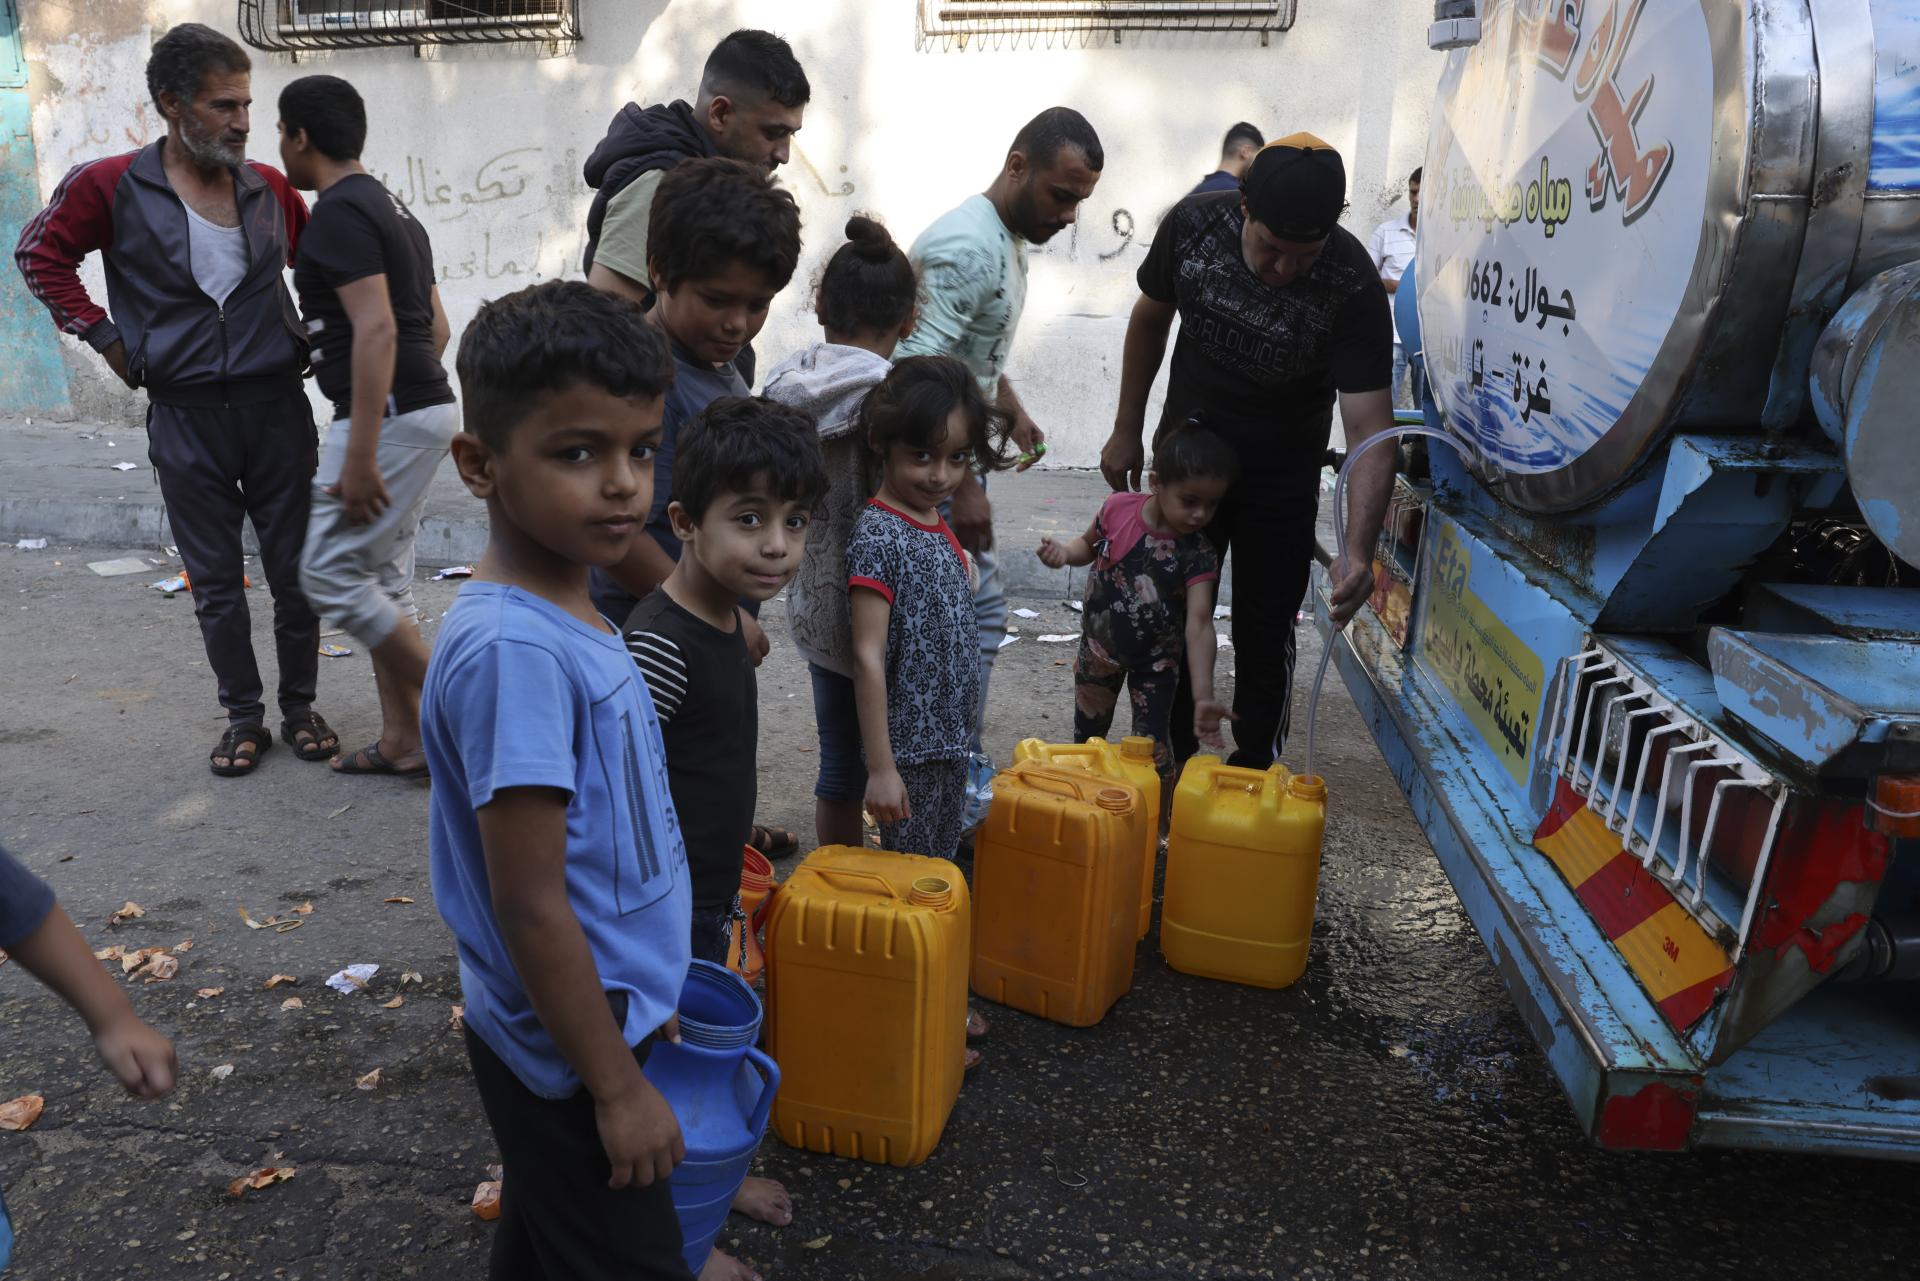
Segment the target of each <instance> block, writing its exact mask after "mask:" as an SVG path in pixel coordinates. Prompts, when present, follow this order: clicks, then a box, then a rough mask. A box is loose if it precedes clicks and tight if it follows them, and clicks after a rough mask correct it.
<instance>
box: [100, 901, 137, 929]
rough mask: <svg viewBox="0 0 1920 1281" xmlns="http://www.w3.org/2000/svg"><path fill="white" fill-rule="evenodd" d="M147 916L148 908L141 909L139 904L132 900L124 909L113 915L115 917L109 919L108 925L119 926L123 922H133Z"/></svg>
mask: <svg viewBox="0 0 1920 1281" xmlns="http://www.w3.org/2000/svg"><path fill="white" fill-rule="evenodd" d="M146 914H147V909H146V908H144V907H141V906H140V905H139V904H138V903H136V902H134V901H133V900H132V899H128V900H127V902H126V905H125V906H124V907H122V908H121V909H120V910H119V911H117V912H115V913H113V915H111V916H109V917H108V918H107V924H108V925H118V924H120V922H122V921H131V920H133V919H135V918H136V917H141V916H145V915H146Z"/></svg>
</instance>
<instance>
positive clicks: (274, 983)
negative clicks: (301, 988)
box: [262, 974, 300, 991]
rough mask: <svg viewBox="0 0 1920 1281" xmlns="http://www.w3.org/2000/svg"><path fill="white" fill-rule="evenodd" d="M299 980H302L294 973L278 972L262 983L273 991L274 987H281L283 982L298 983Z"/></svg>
mask: <svg viewBox="0 0 1920 1281" xmlns="http://www.w3.org/2000/svg"><path fill="white" fill-rule="evenodd" d="M299 981H300V980H299V979H298V978H296V977H295V976H294V975H291V974H276V975H274V976H273V977H272V978H270V979H268V980H267V981H266V982H265V983H264V984H262V986H263V987H265V988H267V989H268V990H269V991H271V990H272V989H274V988H276V987H279V986H280V985H281V984H282V983H298V982H299Z"/></svg>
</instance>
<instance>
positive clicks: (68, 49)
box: [0, 0, 1441, 466]
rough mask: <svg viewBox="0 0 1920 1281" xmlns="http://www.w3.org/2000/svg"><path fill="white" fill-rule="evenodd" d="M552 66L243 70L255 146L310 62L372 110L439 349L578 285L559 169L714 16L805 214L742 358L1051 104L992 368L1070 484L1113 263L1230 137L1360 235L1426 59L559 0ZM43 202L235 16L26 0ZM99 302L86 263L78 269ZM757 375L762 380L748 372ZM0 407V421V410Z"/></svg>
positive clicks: (908, 14) (499, 59)
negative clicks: (795, 134) (413, 216)
mask: <svg viewBox="0 0 1920 1281" xmlns="http://www.w3.org/2000/svg"><path fill="white" fill-rule="evenodd" d="M581 9H582V19H583V24H584V29H585V31H586V39H585V40H583V41H582V42H581V43H580V44H579V45H578V46H577V47H576V48H575V49H573V50H572V51H571V52H569V53H566V54H564V55H561V56H551V55H550V54H548V53H546V52H545V51H543V50H542V49H541V48H539V47H537V46H507V47H503V48H458V47H441V48H433V49H428V50H426V51H425V53H424V56H419V57H416V56H415V55H414V54H413V53H412V52H411V51H409V50H405V49H400V50H364V51H342V52H338V53H327V54H302V55H301V56H300V58H299V61H298V63H297V64H296V63H295V62H293V61H291V60H290V59H288V58H286V57H284V56H270V55H266V54H256V55H255V71H254V78H253V88H254V96H255V99H256V102H257V106H256V115H255V120H254V146H253V154H254V155H255V156H257V157H260V158H262V159H266V160H269V161H272V160H273V159H274V157H275V146H274V128H273V122H274V119H275V114H274V110H273V103H274V99H275V97H276V95H277V94H278V92H279V89H280V87H281V86H282V85H283V84H285V83H286V82H287V81H288V80H290V79H292V78H294V77H296V76H299V75H304V74H307V73H309V72H312V71H317V70H325V71H328V72H331V73H333V74H337V75H342V76H345V77H347V78H349V79H351V80H352V81H354V83H355V84H356V85H357V86H358V87H359V88H360V90H361V92H362V93H363V94H364V95H365V96H366V99H367V102H368V104H369V106H370V108H371V111H370V114H371V116H372V121H371V123H372V133H371V136H370V138H369V140H368V150H367V155H366V160H367V164H368V167H369V168H370V169H372V170H374V171H375V172H376V173H378V174H380V175H382V176H383V177H384V178H385V179H386V181H387V182H388V184H389V185H390V186H391V187H393V188H394V190H395V191H397V192H398V193H399V194H400V195H401V196H402V198H404V199H406V200H407V201H408V202H409V203H410V204H411V205H412V207H413V208H414V209H415V211H416V212H418V213H420V214H422V215H424V218H425V220H426V223H427V226H428V228H429V230H430V231H431V233H432V235H433V240H434V248H435V256H436V258H437V260H438V264H439V273H440V279H441V282H442V286H441V289H442V294H443V296H444V297H445V299H446V302H447V306H448V310H449V311H450V312H451V314H452V318H453V324H454V331H455V333H456V335H457V334H458V332H459V330H460V327H461V326H462V325H463V324H464V323H465V322H466V319H467V318H468V317H469V316H470V315H471V314H472V312H473V310H474V308H475V307H476V306H477V305H478V304H479V302H480V301H481V300H483V299H485V298H487V297H490V296H493V295H497V294H500V293H503V292H507V291H509V290H511V289H514V288H516V287H519V286H521V285H524V284H528V283H531V282H533V281H535V280H539V279H544V278H548V277H552V276H563V275H575V274H577V273H578V265H579V258H580V249H581V244H582V240H583V230H582V228H583V225H584V218H585V213H586V208H587V204H588V199H589V195H590V193H589V192H588V191H587V190H586V188H585V187H584V185H583V184H582V182H581V179H580V166H581V162H582V160H583V159H584V158H585V156H586V154H587V153H588V151H589V150H590V149H591V148H592V146H593V144H594V143H595V142H596V141H597V140H598V139H599V138H600V136H601V134H602V132H603V131H604V129H605V126H606V123H607V121H608V120H609V119H610V118H611V116H612V115H613V113H614V112H615V111H616V110H617V109H618V108H619V107H620V105H621V104H622V103H624V102H626V101H628V100H630V99H632V100H638V101H641V102H652V101H658V100H661V99H664V98H670V97H676V96H688V95H690V94H691V91H692V89H693V87H694V84H695V81H696V79H697V77H698V74H699V68H700V65H701V63H702V61H703V60H704V58H705V55H706V53H707V51H708V49H709V48H710V47H711V46H712V44H713V42H714V41H715V40H716V39H718V38H719V37H720V36H721V35H723V34H725V33H726V32H727V31H729V30H731V29H732V28H734V27H736V26H762V27H767V28H770V29H772V30H776V31H779V32H781V33H782V34H784V35H786V36H787V37H788V38H789V39H790V40H791V41H792V42H793V45H794V47H795V49H796V51H797V52H798V54H799V55H800V58H801V60H802V61H803V63H804V64H805V66H806V68H807V73H808V76H809V78H810V79H811V80H812V82H813V86H814V99H813V105H812V107H811V108H810V109H809V111H808V113H807V119H806V127H805V129H804V130H803V132H802V133H801V134H800V135H799V138H798V145H797V146H796V147H795V149H794V156H793V162H792V164H791V165H790V166H788V167H787V168H786V169H783V170H782V171H781V173H782V176H783V178H784V179H785V181H786V182H787V184H788V185H789V186H790V187H791V189H792V190H793V192H794V194H795V196H796V197H797V198H798V200H799V202H800V207H801V210H802V216H803V218H804V219H805V228H804V233H803V234H804V239H805V253H804V257H803V260H802V264H801V271H800V274H799V275H798V276H797V277H796V280H795V283H794V285H793V286H792V287H790V288H789V289H788V290H787V291H786V293H784V294H783V295H782V296H781V297H780V298H779V299H778V300H777V301H776V303H775V305H774V310H773V314H772V316H771V318H770V319H769V321H768V324H767V327H766V330H765V331H764V333H763V335H762V337H761V338H760V340H759V341H758V343H757V346H758V348H759V350H760V352H761V353H762V360H763V362H764V364H765V365H770V364H772V363H773V361H775V360H778V359H779V358H781V357H782V356H784V355H785V354H787V353H788V352H790V351H792V350H793V349H795V348H796V347H798V346H800V345H802V344H804V343H807V342H810V341H812V340H813V339H815V338H816V337H817V336H818V328H817V326H816V325H815V323H814V321H813V317H812V307H811V289H810V282H811V280H812V278H813V276H814V274H815V273H816V272H817V271H818V269H819V267H820V265H821V264H822V263H823V262H824V258H825V255H826V254H828V253H830V252H831V251H832V250H833V248H834V247H835V246H837V245H838V244H839V243H840V240H841V226H842V225H843V222H844V220H845V217H846V215H847V214H849V213H851V212H853V211H856V210H858V211H862V212H873V213H876V214H878V215H879V216H880V217H882V218H883V219H884V220H885V221H886V222H887V224H888V225H889V226H890V227H891V228H892V229H893V230H894V233H895V235H896V236H897V237H899V238H900V239H901V240H902V242H903V243H904V242H906V241H908V240H911V238H912V237H913V236H914V235H915V234H916V233H917V232H918V231H919V230H920V229H921V228H922V227H924V226H925V225H926V224H927V222H928V221H930V220H931V219H932V218H934V217H935V216H937V215H938V214H940V213H941V212H943V211H944V210H945V209H947V208H949V207H951V206H952V205H953V204H955V203H957V202H958V201H959V200H960V199H962V198H963V197H964V196H966V195H967V194H968V193H970V192H974V191H978V190H980V189H981V188H983V187H984V186H985V185H986V184H987V183H988V181H990V180H991V178H992V176H993V174H994V173H995V172H996V170H997V169H998V167H999V164H1000V161H1001V158H1002V156H1003V155H1004V154H1005V149H1006V146H1007V143H1008V142H1009V141H1010V140H1011V139H1012V137H1013V134H1014V132H1015V131H1016V130H1017V129H1018V127H1019V126H1020V125H1021V124H1022V123H1023V122H1024V121H1025V120H1026V119H1027V118H1028V117H1030V116H1031V115H1032V114H1033V113H1034V112H1035V111H1037V110H1039V109H1040V108H1042V107H1045V106H1049V105H1052V104H1055V103H1065V104H1068V105H1072V106H1075V107H1077V108H1079V109H1080V110H1081V111H1083V112H1085V113H1086V115H1087V116H1088V118H1089V119H1091V120H1092V121H1093V123H1094V125H1095V127H1096V128H1098V129H1099V131H1100V134H1101V138H1102V141H1103V143H1104V144H1105V147H1106V151H1107V164H1106V170H1105V173H1104V175H1103V177H1102V179H1101V182H1100V186H1099V189H1098V190H1097V191H1096V192H1095V193H1094V196H1093V198H1092V199H1091V200H1090V201H1088V202H1087V204H1086V206H1085V207H1084V208H1083V210H1082V214H1081V223H1080V226H1079V227H1077V228H1076V229H1075V230H1074V231H1073V232H1072V233H1062V234H1061V235H1060V236H1059V237H1057V238H1056V240H1055V241H1054V242H1053V243H1051V244H1049V245H1047V246H1045V247H1044V248H1042V249H1038V250H1036V251H1035V252H1034V256H1033V262H1032V268H1031V285H1030V289H1029V293H1028V301H1027V312H1026V318H1025V320H1024V322H1023V324H1022V326H1021V330H1020V334H1019V338H1018V341H1017V342H1016V344H1015V347H1014V352H1013V358H1012V366H1011V370H1010V372H1011V374H1012V376H1013V378H1014V379H1015V380H1016V382H1017V384H1018V386H1019V387H1020V390H1021V394H1022V396H1023V398H1024V399H1025V401H1026V403H1027V405H1028V407H1029V408H1030V409H1031V411H1032V412H1033V414H1034V416H1035V418H1036V419H1038V420H1039V422H1040V423H1041V425H1042V426H1043V427H1045V428H1046V429H1047V431H1048V432H1049V434H1050V436H1051V437H1052V440H1053V442H1054V447H1053V450H1052V452H1051V453H1050V454H1049V456H1048V462H1049V463H1050V464H1052V465H1057V466H1091V465H1093V464H1094V462H1095V461H1096V459H1097V455H1098V452H1099V448H1100V445H1101V443H1102V442H1103V441H1104V440H1105V438H1106V434H1107V431H1108V429H1109V428H1110V426H1111V423H1112V416H1113V408H1114V403H1115V396H1116V391H1117V382H1118V377H1119V365H1120V346H1121V336H1122V334H1123V332H1124V329H1125V324H1126V315H1127V311H1128V309H1129V308H1130V307H1131V306H1132V303H1133V300H1134V298H1135V296H1136V289H1135V286H1134V283H1133V273H1134V270H1135V268H1136V267H1137V266H1138V265H1139V262H1140V260H1141V258H1142V257H1143V256H1144V254H1145V253H1146V247H1147V244H1148V242H1149V241H1150V239H1151V237H1152V233H1153V228H1154V226H1155V224H1156V223H1157V221H1158V219H1159V216H1160V214H1161V213H1162V212H1163V211H1164V210H1165V209H1166V208H1167V207H1168V206H1169V205H1170V204H1171V203H1172V202H1173V201H1174V200H1176V199H1177V198H1179V196H1181V195H1182V194H1184V192H1185V191H1186V190H1187V189H1188V188H1189V187H1190V186H1191V185H1192V184H1193V183H1194V182H1195V181H1197V180H1198V179H1199V178H1200V176H1201V175H1202V174H1204V173H1206V172H1207V171H1209V170H1210V169H1211V168H1212V167H1213V161H1214V159H1215V156H1216V155H1217V148H1218V146H1219V139H1220V136H1221V134H1222V133H1223V132H1224V130H1225V128H1226V126H1227V125H1229V124H1231V123H1232V122H1233V121H1235V120H1238V119H1247V120H1252V121H1254V122H1255V123H1257V124H1259V125H1260V126H1261V127H1262V128H1263V129H1264V130H1266V132H1267V134H1268V136H1269V137H1275V136H1279V135H1281V134H1285V133H1289V132H1292V131H1294V130H1299V129H1306V130H1311V131H1313V132H1315V133H1317V134H1319V135H1320V136H1322V137H1324V138H1326V139H1327V140H1328V141H1329V142H1331V143H1333V144H1334V145H1335V146H1337V147H1338V148H1339V149H1340V150H1341V152H1342V154H1343V155H1344V156H1345V157H1346V161H1347V166H1348V173H1349V175H1350V184H1351V192H1350V199H1351V202H1352V209H1351V212H1350V213H1349V216H1348V219H1347V223H1348V226H1349V227H1350V229H1352V230H1353V231H1354V232H1355V233H1356V234H1359V235H1361V236H1363V237H1364V236H1365V235H1367V234H1368V233H1369V232H1370V231H1371V229H1372V227H1373V226H1374V225H1375V224H1376V223H1377V222H1379V221H1380V220H1381V219H1382V218H1384V217H1386V216H1389V215H1390V213H1391V212H1393V211H1394V210H1395V209H1397V208H1399V207H1401V206H1402V204H1403V200H1404V195H1403V191H1402V183H1403V181H1404V178H1405V175H1406V174H1407V173H1408V172H1409V171H1410V170H1412V169H1413V168H1414V166H1416V165H1417V164H1419V163H1420V161H1421V158H1422V155H1423V153H1424V150H1425V145H1426V135H1427V121H1428V115H1429V111H1430V106H1431V102H1432V97H1433V88H1434V84H1435V82H1436V81H1437V79H1438V76H1439V73H1440V69H1441V60H1440V57H1439V56H1438V55H1436V54H1432V53H1429V52H1428V51H1427V49H1426V48H1425V44H1424V31H1425V25H1426V21H1427V19H1428V17H1429V16H1430V12H1431V6H1430V5H1428V4H1426V3H1425V2H1424V0H1302V3H1301V5H1300V16H1299V21H1298V23H1297V25H1296V26H1295V28H1294V30H1293V31H1292V32H1290V33H1287V34H1285V35H1277V36H1274V37H1272V39H1271V43H1270V45H1269V46H1267V47H1262V46H1261V44H1260V42H1259V39H1258V38H1257V37H1254V36H1247V35H1230V34H1219V35H1208V34H1176V33H1150V34H1145V33H1143V34H1139V35H1133V34H1129V35H1128V36H1127V37H1126V40H1125V42H1124V43H1123V44H1120V45H1115V44H1113V43H1112V42H1111V40H1110V39H1106V40H1105V41H1104V42H1103V41H1094V42H1091V43H1090V44H1086V45H1084V46H1082V45H1078V44H1075V45H1071V46H1068V47H1058V46H1056V47H1054V48H1047V47H1044V45H1040V46H1032V45H1029V44H1026V43H1012V42H1007V43H1004V44H1003V45H1002V46H1001V47H999V48H992V47H988V48H979V47H974V48H969V49H966V50H946V49H941V48H939V47H937V46H932V47H929V48H927V49H925V50H917V49H916V48H915V20H914V5H913V4H910V3H908V2H907V0H805V3H794V2H793V0H581ZM22 10H23V11H22V15H21V17H22V27H23V34H24V37H25V41H26V49H27V55H28V58H29V61H30V66H31V71H32V79H31V83H30V86H29V87H30V91H31V93H32V96H33V138H34V143H35V146H36V154H37V160H38V167H39V179H40V185H41V195H42V197H44V196H45V194H46V193H48V192H50V191H51V190H52V188H53V185H54V184H55V183H56V182H58V181H59V179H60V176H61V175H62V174H63V173H65V172H66V170H67V168H68V167H69V166H71V165H73V164H75V163H77V162H79V161H82V160H85V159H88V158H91V157H94V156H97V155H102V154H109V153H111V152H114V151H117V150H121V149H125V148H127V147H131V146H134V145H138V144H140V143H143V142H146V141H149V140H151V139H152V138H154V137H156V136H158V135H159V134H160V133H162V132H164V129H163V128H162V125H161V123H160V121H159V118H158V116H157V113H156V112H155V111H154V109H153V107H152V105H151V104H150V103H149V102H148V100H147V95H146V88H145V81H144V77H143V72H142V68H143V65H144V61H145V57H146V52H147V49H148V47H149V45H150V44H151V41H152V40H153V38H154V37H155V36H156V35H157V34H158V33H159V32H161V31H163V30H164V29H165V27H166V25H167V24H169V23H174V22H183V21H200V22H205V23H208V24H209V25H213V26H217V27H220V28H222V29H224V30H232V29H233V24H234V13H235V5H234V3H233V0H164V2H157V0H89V3H87V4H85V5H73V4H69V3H64V2H57V0H22ZM87 279H88V282H89V284H90V285H91V286H94V287H98V285H99V281H100V277H99V272H98V270H97V269H90V270H89V272H88V274H87ZM63 341H65V342H66V344H67V347H68V351H69V362H70V367H71V368H73V369H74V370H75V375H74V379H73V386H72V389H71V390H72V396H73V399H74V401H75V404H76V405H77V406H79V407H80V409H81V411H82V412H83V413H89V412H90V413H92V414H94V415H95V416H105V415H119V416H125V415H130V414H133V413H135V412H137V408H138V407H137V404H136V402H135V401H134V399H133V398H131V397H129V396H127V395H126V394H125V393H124V392H123V391H121V390H119V389H118V387H117V384H114V383H112V382H111V381H110V380H108V379H103V378H102V377H101V376H100V374H99V373H98V372H96V367H95V364H94V362H93V361H92V358H91V357H90V355H89V354H88V353H86V352H85V351H84V349H83V348H81V347H80V345H79V344H78V343H75V342H73V341H72V340H63ZM763 367H764V366H763ZM5 400H6V393H5V392H4V391H3V390H0V409H4V408H6V404H5Z"/></svg>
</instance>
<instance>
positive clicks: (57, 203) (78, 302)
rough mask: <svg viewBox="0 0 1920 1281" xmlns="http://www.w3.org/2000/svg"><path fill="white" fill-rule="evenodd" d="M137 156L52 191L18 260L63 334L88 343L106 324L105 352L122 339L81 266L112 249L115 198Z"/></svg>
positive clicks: (81, 172)
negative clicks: (86, 282)
mask: <svg viewBox="0 0 1920 1281" xmlns="http://www.w3.org/2000/svg"><path fill="white" fill-rule="evenodd" d="M135 154H137V153H132V152H129V153H128V154H127V155H124V156H113V157H110V158H108V159H105V160H94V161H90V162H88V163H86V164H81V165H75V166H74V167H73V168H72V169H70V170H68V171H67V176H66V177H64V178H62V179H61V180H60V185H59V186H57V187H55V188H54V189H53V197H52V198H51V199H50V200H48V201H47V207H46V208H45V209H42V210H41V211H40V212H39V213H38V214H36V215H34V217H33V218H31V219H30V220H29V221H28V222H27V225H26V226H25V227H24V228H22V229H21V232H20V240H19V243H18V244H17V245H16V246H15V247H14V253H13V260H14V263H15V265H16V266H18V267H19V269H20V275H21V276H22V278H24V279H25V281H26V284H27V288H28V290H29V291H31V292H32V294H33V296H34V297H35V298H38V299H39V300H40V301H41V302H42V303H44V304H45V305H46V308H47V310H48V311H50V312H52V313H53V321H54V324H56V325H58V326H59V327H60V329H61V330H62V332H65V333H69V334H73V335H74V336H76V337H89V336H90V335H92V331H93V330H95V329H96V328H98V327H100V326H101V325H102V324H103V323H105V324H106V328H105V330H103V331H102V332H101V333H100V334H98V335H93V336H94V337H97V338H98V339H100V341H96V342H95V343H94V346H95V347H96V348H97V349H100V350H104V349H105V348H107V347H110V346H112V345H113V341H114V340H115V339H117V338H118V337H119V331H118V330H115V329H114V328H113V327H112V325H111V323H110V322H108V321H107V313H106V309H105V308H103V307H101V306H100V304H99V303H97V302H95V301H94V300H93V299H92V298H90V297H89V296H88V295H87V290H86V286H85V285H83V284H81V283H80V270H79V269H80V263H81V262H82V261H83V260H84V259H85V258H86V256H87V255H88V254H90V253H104V252H106V251H107V250H109V249H111V248H112V247H113V197H114V188H115V186H116V185H117V184H118V182H119V180H120V175H122V174H123V173H125V172H126V171H127V166H128V165H130V164H132V163H133V157H134V155H135Z"/></svg>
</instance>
